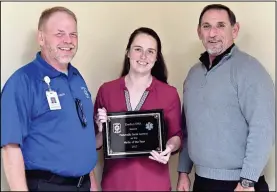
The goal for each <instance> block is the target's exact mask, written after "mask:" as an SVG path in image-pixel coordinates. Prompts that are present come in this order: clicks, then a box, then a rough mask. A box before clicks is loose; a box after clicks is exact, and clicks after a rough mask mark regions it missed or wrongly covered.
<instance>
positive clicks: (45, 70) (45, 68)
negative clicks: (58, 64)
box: [34, 52, 79, 79]
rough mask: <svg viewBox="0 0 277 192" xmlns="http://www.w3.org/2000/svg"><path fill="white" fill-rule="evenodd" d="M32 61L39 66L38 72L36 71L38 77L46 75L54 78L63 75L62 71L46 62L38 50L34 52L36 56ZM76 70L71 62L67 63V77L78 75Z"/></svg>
mask: <svg viewBox="0 0 277 192" xmlns="http://www.w3.org/2000/svg"><path fill="white" fill-rule="evenodd" d="M34 62H35V63H36V64H37V66H38V67H40V69H41V70H40V73H38V75H39V78H42V79H43V78H44V77H45V76H48V77H50V78H55V77H58V76H60V75H63V73H62V72H60V71H58V70H57V69H55V68H54V67H52V66H51V65H50V64H49V63H47V62H46V61H45V60H44V59H43V58H42V57H41V52H38V53H37V54H36V58H35V60H34ZM78 74H79V72H78V70H77V69H76V68H75V67H73V66H72V65H71V63H69V64H68V77H69V78H70V77H71V76H72V75H78Z"/></svg>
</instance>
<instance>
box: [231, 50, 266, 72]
mask: <svg viewBox="0 0 277 192" xmlns="http://www.w3.org/2000/svg"><path fill="white" fill-rule="evenodd" d="M234 64H235V65H238V67H241V68H252V67H261V66H262V64H261V62H260V61H259V60H258V59H257V58H256V57H255V56H253V55H251V54H250V53H247V52H246V51H243V50H241V49H238V48H237V51H236V53H235V54H234Z"/></svg>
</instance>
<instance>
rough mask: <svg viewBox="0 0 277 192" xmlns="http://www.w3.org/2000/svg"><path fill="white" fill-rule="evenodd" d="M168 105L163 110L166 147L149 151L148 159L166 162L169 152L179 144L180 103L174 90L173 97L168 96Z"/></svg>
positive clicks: (173, 150)
mask: <svg viewBox="0 0 277 192" xmlns="http://www.w3.org/2000/svg"><path fill="white" fill-rule="evenodd" d="M169 100H171V102H169V105H168V107H167V108H166V109H165V110H164V111H165V112H164V115H165V124H166V127H167V138H168V141H167V143H166V148H165V150H164V151H162V152H161V153H158V152H157V151H152V152H150V154H151V156H149V158H150V159H152V160H155V161H158V162H160V163H163V164H166V163H168V161H169V158H170V156H171V154H174V153H177V151H178V150H179V148H180V146H181V139H182V130H181V103H180V99H179V96H178V93H177V90H176V89H175V90H174V94H173V97H172V98H170V99H169Z"/></svg>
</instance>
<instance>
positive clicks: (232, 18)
mask: <svg viewBox="0 0 277 192" xmlns="http://www.w3.org/2000/svg"><path fill="white" fill-rule="evenodd" d="M212 9H215V10H225V11H226V12H227V14H228V16H229V20H230V23H231V25H232V26H234V25H235V24H236V16H235V14H234V12H233V11H231V9H230V8H229V7H227V6H225V5H222V4H210V5H207V6H206V7H204V9H203V10H202V12H201V14H200V17H199V22H198V26H200V25H201V21H202V17H203V15H204V13H206V12H207V11H209V10H212Z"/></svg>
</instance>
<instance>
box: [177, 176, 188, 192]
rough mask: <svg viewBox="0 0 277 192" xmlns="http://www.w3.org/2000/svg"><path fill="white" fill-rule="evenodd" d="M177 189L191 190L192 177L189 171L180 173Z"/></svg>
mask: <svg viewBox="0 0 277 192" xmlns="http://www.w3.org/2000/svg"><path fill="white" fill-rule="evenodd" d="M177 191H190V179H189V176H188V174H187V173H179V178H178V183H177Z"/></svg>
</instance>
